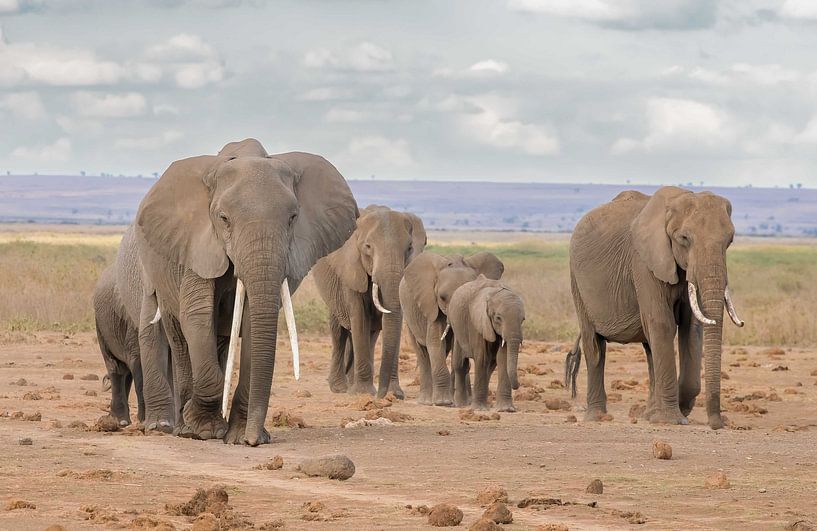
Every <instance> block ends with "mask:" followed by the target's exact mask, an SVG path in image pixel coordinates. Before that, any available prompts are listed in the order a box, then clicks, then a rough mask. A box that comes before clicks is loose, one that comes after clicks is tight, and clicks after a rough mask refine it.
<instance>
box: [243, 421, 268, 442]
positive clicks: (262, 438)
mask: <svg viewBox="0 0 817 531" xmlns="http://www.w3.org/2000/svg"><path fill="white" fill-rule="evenodd" d="M243 442H244V444H246V445H248V446H252V447H255V446H258V445H261V444H269V443H271V442H272V435H270V433H269V432H268V431H267V429H266V428H264V426H261V427H260V428H259V429H258V430H257V431H256V432H255V433H249V430H248V429H246V428H245V429H244V441H243Z"/></svg>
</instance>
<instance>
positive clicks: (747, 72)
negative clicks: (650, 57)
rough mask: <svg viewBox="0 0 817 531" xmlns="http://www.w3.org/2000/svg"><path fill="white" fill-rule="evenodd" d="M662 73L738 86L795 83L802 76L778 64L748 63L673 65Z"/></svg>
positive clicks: (707, 82)
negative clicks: (712, 66) (718, 66)
mask: <svg viewBox="0 0 817 531" xmlns="http://www.w3.org/2000/svg"><path fill="white" fill-rule="evenodd" d="M662 74H663V75H664V76H665V77H678V76H680V77H688V78H690V79H694V80H695V81H699V82H701V83H706V84H709V85H718V86H726V85H734V86H738V87H744V86H746V84H747V83H751V84H754V85H759V86H767V87H770V86H774V85H779V84H783V83H796V82H798V81H800V80H802V79H803V77H804V74H803V73H802V72H800V71H797V70H793V69H791V68H786V67H784V66H782V65H779V64H749V63H735V64H733V65H731V66H729V67H727V68H724V69H721V70H713V69H707V68H701V67H694V68H686V67H683V66H680V65H675V66H672V67H669V68H666V69H665V70H664V71H663V72H662Z"/></svg>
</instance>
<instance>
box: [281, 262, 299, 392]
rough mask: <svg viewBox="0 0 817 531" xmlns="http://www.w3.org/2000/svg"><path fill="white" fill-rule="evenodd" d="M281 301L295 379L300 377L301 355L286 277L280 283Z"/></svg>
mask: <svg viewBox="0 0 817 531" xmlns="http://www.w3.org/2000/svg"><path fill="white" fill-rule="evenodd" d="M281 303H282V304H283V306H284V317H285V318H286V321H287V332H289V343H290V345H292V371H293V372H294V373H295V379H296V380H300V379H301V355H300V352H299V351H298V330H297V329H296V328H295V311H294V310H293V309H292V295H290V293H289V282H288V281H287V279H286V277H284V281H283V282H282V283H281Z"/></svg>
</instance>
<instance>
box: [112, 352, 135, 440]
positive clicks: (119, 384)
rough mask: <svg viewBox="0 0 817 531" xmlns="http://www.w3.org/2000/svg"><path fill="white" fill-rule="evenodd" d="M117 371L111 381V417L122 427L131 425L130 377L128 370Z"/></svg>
mask: <svg viewBox="0 0 817 531" xmlns="http://www.w3.org/2000/svg"><path fill="white" fill-rule="evenodd" d="M122 369H123V370H119V369H118V370H117V372H115V373H114V374H111V375H110V379H111V416H112V417H113V418H115V419H116V421H117V423H118V424H119V425H120V426H127V425H129V424H130V422H131V419H130V411H129V409H128V395H127V393H128V391H129V390H130V387H129V386H128V375H129V372H128V371H127V369H125V368H124V366H123V367H122Z"/></svg>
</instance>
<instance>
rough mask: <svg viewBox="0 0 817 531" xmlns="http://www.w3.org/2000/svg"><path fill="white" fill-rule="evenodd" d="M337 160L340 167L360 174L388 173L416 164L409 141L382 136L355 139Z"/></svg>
mask: <svg viewBox="0 0 817 531" xmlns="http://www.w3.org/2000/svg"><path fill="white" fill-rule="evenodd" d="M337 158H338V161H339V163H340V165H343V166H347V167H350V168H351V169H352V171H356V172H359V173H366V172H373V171H377V172H381V171H382V172H386V173H387V172H389V171H394V170H397V169H402V168H407V167H411V166H414V164H415V162H414V158H413V157H412V155H411V148H410V146H409V143H408V141H406V140H404V139H390V138H386V137H385V136H380V135H372V136H362V137H356V138H353V139H352V140H351V141H349V144H348V146H347V147H346V149H345V150H344V151H343V152H342V153H341V154H340V155H338V157H337Z"/></svg>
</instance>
